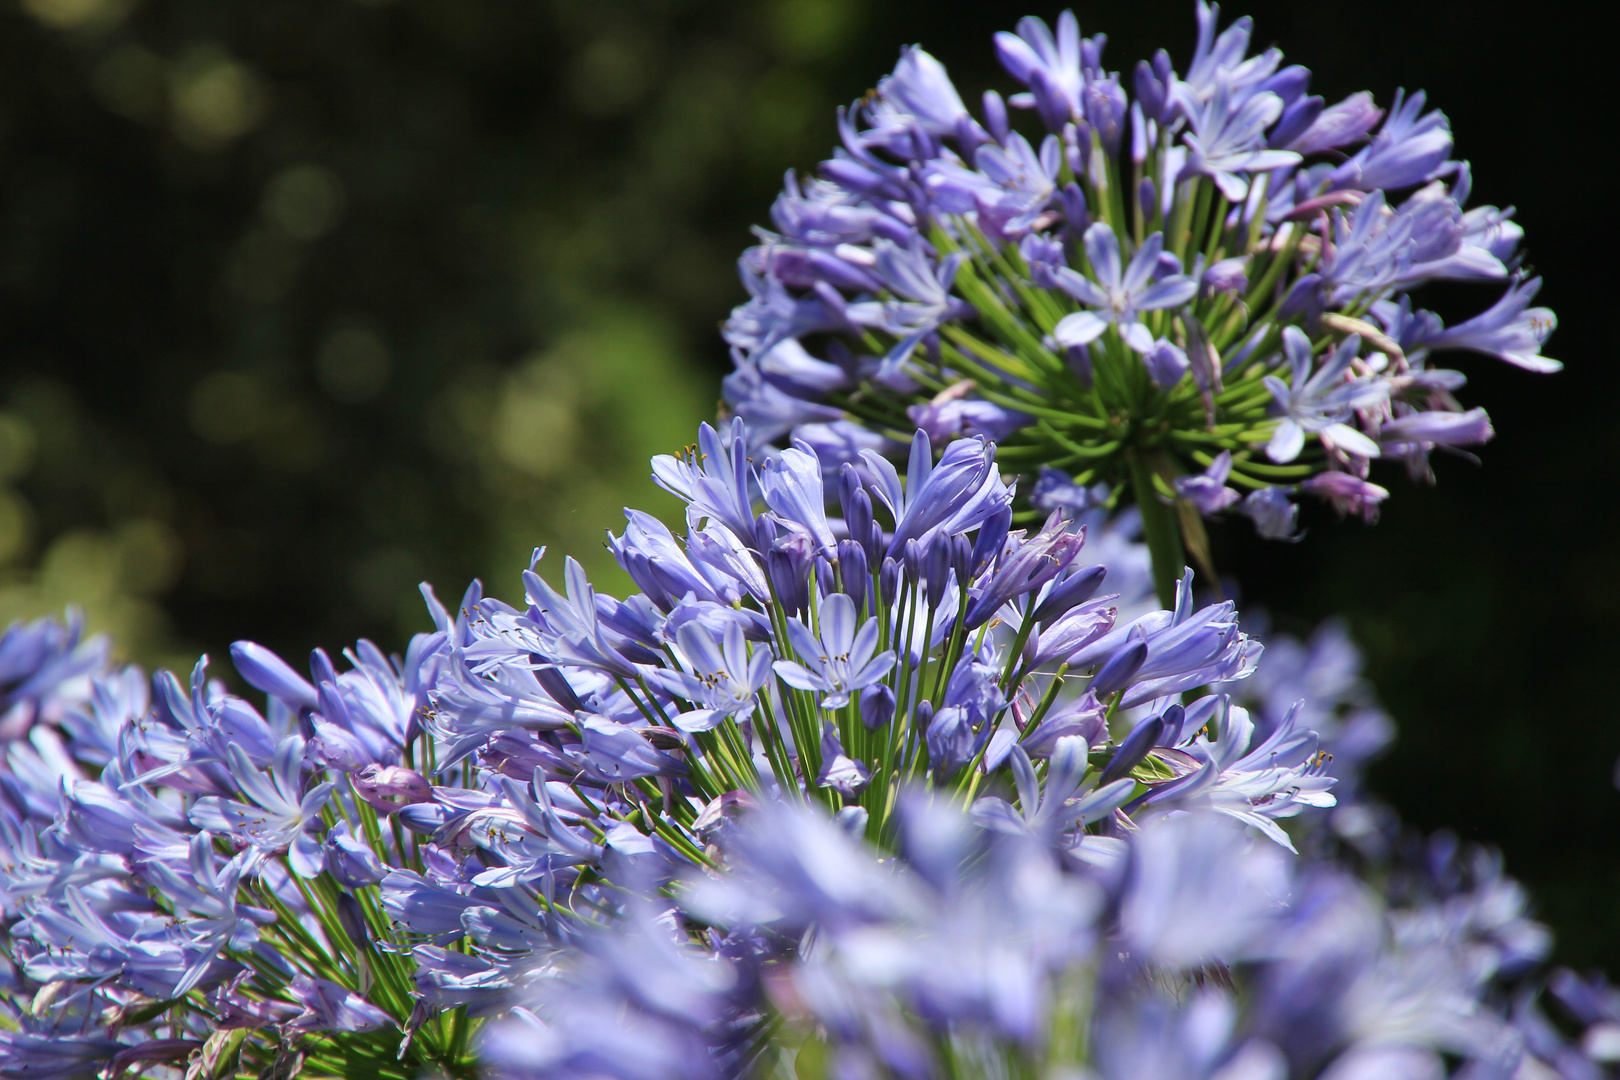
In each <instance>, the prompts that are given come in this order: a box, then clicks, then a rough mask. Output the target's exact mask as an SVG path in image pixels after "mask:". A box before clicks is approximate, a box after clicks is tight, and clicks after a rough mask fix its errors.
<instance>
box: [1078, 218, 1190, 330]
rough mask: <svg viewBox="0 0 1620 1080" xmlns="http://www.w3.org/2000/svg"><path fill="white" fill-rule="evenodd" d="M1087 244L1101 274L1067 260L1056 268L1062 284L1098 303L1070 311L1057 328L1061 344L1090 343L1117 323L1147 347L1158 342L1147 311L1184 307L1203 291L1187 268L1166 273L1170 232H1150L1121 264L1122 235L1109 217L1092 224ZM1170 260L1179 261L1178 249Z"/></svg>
mask: <svg viewBox="0 0 1620 1080" xmlns="http://www.w3.org/2000/svg"><path fill="white" fill-rule="evenodd" d="M1085 249H1086V258H1087V260H1089V261H1090V263H1091V270H1092V273H1093V274H1094V275H1095V280H1093V279H1092V278H1088V277H1083V276H1082V275H1080V274H1078V273H1076V272H1075V271H1073V270H1070V269H1069V268H1068V267H1066V266H1061V267H1058V268H1057V269H1055V270H1053V271H1052V277H1053V279H1054V280H1055V281H1056V283H1057V286H1058V288H1060V289H1062V290H1063V291H1064V292H1066V293H1068V294H1069V295H1070V296H1072V297H1074V298H1075V299H1076V300H1078V301H1080V302H1081V303H1082V304H1085V305H1087V306H1088V307H1090V308H1093V309H1095V310H1092V311H1077V312H1075V313H1074V314H1073V315H1066V316H1064V317H1063V319H1062V320H1061V321H1059V322H1058V324H1057V325H1056V326H1055V327H1053V328H1052V336H1053V337H1054V338H1056V339H1057V341H1058V344H1060V345H1064V346H1066V347H1068V348H1071V349H1072V348H1076V347H1079V346H1082V345H1090V344H1091V343H1092V342H1094V341H1096V340H1097V338H1098V337H1100V336H1101V335H1102V333H1103V331H1104V330H1107V329H1108V328H1109V326H1113V327H1114V328H1115V330H1117V331H1118V332H1119V336H1120V338H1121V339H1122V340H1123V341H1124V342H1125V344H1126V345H1129V346H1130V347H1131V348H1132V349H1134V350H1135V351H1136V352H1138V353H1145V352H1147V351H1148V350H1150V349H1152V348H1153V333H1152V331H1150V330H1149V329H1148V328H1147V327H1146V326H1144V325H1143V324H1142V322H1141V319H1140V316H1141V313H1143V312H1147V311H1158V310H1161V309H1164V308H1174V307H1180V306H1181V305H1182V304H1185V303H1186V302H1187V301H1188V300H1191V299H1192V298H1193V296H1194V295H1195V294H1196V293H1197V292H1198V283H1197V282H1196V281H1194V280H1193V279H1192V278H1190V277H1187V276H1186V275H1185V274H1180V273H1174V272H1173V273H1170V274H1162V270H1163V267H1162V265H1161V263H1160V256H1161V255H1162V254H1163V253H1164V238H1163V237H1162V236H1160V235H1159V234H1158V233H1154V234H1153V235H1152V236H1150V237H1148V238H1147V240H1146V241H1145V242H1144V243H1143V244H1142V246H1141V248H1140V249H1139V250H1138V251H1137V252H1136V254H1135V255H1133V256H1131V261H1130V265H1128V266H1122V265H1121V260H1120V250H1119V239H1118V238H1117V237H1116V236H1115V235H1114V230H1113V229H1111V228H1110V227H1109V226H1108V225H1107V224H1106V223H1104V222H1098V223H1097V224H1095V225H1093V226H1091V228H1089V229H1087V230H1086V236H1085ZM1170 261H1171V264H1172V265H1179V260H1177V259H1176V258H1175V256H1173V255H1172V256H1170Z"/></svg>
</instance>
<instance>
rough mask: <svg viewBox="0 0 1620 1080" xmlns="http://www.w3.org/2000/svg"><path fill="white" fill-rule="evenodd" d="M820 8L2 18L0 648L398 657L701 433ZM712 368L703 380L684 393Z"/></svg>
mask: <svg viewBox="0 0 1620 1080" xmlns="http://www.w3.org/2000/svg"><path fill="white" fill-rule="evenodd" d="M857 17H858V13H857V12H856V11H855V9H854V7H853V6H852V5H851V3H849V2H846V0H782V2H778V3H773V4H752V3H733V4H704V5H698V4H681V3H662V4H660V3H653V4H635V5H632V4H620V3H612V2H609V3H596V2H592V3H584V2H557V3H551V4H546V3H530V2H493V0H405V2H401V3H397V4H366V3H353V2H348V0H337V2H326V0H320V2H298V0H291V2H270V3H263V2H256V3H242V2H236V3H213V2H209V3H203V2H195V0H177V2H161V0H153V2H144V3H138V4H137V3H133V2H132V0H24V2H23V3H22V4H21V7H20V10H15V11H12V12H11V13H9V14H8V15H6V16H4V24H3V25H4V36H3V39H0V49H3V54H0V56H3V64H4V68H5V72H4V74H3V75H0V109H3V118H4V119H3V124H0V131H3V134H0V152H3V158H0V206H3V211H0V213H3V217H0V247H3V255H0V356H3V357H4V379H3V381H0V395H3V400H4V405H5V409H6V411H5V412H4V413H3V414H0V455H3V457H0V482H4V483H5V484H6V485H8V486H7V487H5V488H4V490H3V492H0V563H3V564H4V565H5V566H6V567H7V569H6V571H5V578H4V581H5V584H4V585H3V586H0V617H4V618H11V617H15V616H17V615H23V614H31V613H34V612H36V611H39V610H42V609H51V608H57V607H59V606H60V605H61V604H62V603H63V602H64V601H65V600H67V599H73V600H76V601H77V602H79V603H81V604H83V605H84V606H85V607H86V608H87V609H88V611H89V615H90V620H91V623H92V625H95V626H97V627H105V628H108V629H112V630H114V631H116V633H117V635H118V640H119V642H120V645H121V647H123V648H124V649H125V650H127V651H128V652H130V653H132V654H134V655H136V656H139V657H142V658H145V659H154V658H159V657H162V658H168V657H170V656H171V655H173V656H178V655H180V654H183V652H184V651H185V649H186V648H189V647H192V646H196V645H209V646H212V647H214V648H216V649H217V648H218V647H219V646H220V645H221V643H223V642H226V641H229V640H230V639H231V638H232V637H234V636H236V635H238V634H241V633H244V632H251V633H254V634H256V635H258V636H260V637H262V638H265V639H266V640H269V641H271V642H274V643H276V644H278V645H284V646H292V647H294V649H295V651H296V649H298V648H307V647H308V646H309V645H310V644H313V643H314V642H316V641H325V642H333V641H342V640H348V639H352V638H353V637H355V636H356V635H359V634H370V635H372V636H376V637H379V638H381V639H382V640H384V641H385V642H387V643H390V644H395V645H397V644H399V643H401V642H402V641H403V639H404V637H405V635H407V634H408V633H409V632H410V631H412V630H415V629H418V628H420V627H421V625H422V623H423V621H424V616H423V614H422V611H423V609H422V605H421V600H420V598H419V597H418V596H417V595H416V591H415V583H416V582H417V581H420V580H422V579H424V578H427V579H431V580H434V581H436V582H438V583H440V586H441V587H442V588H444V589H446V590H447V591H449V592H451V593H452V594H453V595H451V596H449V597H448V598H449V599H452V600H453V599H454V594H459V589H460V588H461V586H462V584H463V583H464V582H465V581H466V580H467V579H468V578H470V577H471V576H473V575H474V574H482V575H484V576H485V577H486V579H488V581H489V584H490V587H491V588H492V589H495V590H497V591H498V592H502V593H505V592H509V591H510V590H511V588H512V586H513V585H515V583H516V571H517V570H518V569H519V568H521V567H522V566H523V565H524V564H525V563H526V562H527V561H528V557H529V553H530V551H531V549H532V548H533V547H534V546H535V545H536V544H540V543H546V544H552V545H554V546H556V547H560V548H563V549H566V550H567V551H570V552H573V553H576V554H578V555H579V556H580V557H581V558H582V559H583V560H584V561H585V562H586V563H587V564H588V565H589V567H590V568H591V570H592V571H593V573H595V574H598V575H602V576H604V577H605V578H606V579H607V580H609V581H610V582H611V581H612V578H613V575H614V573H616V568H614V567H612V564H611V560H609V559H607V558H606V557H605V551H604V549H603V547H602V544H601V537H602V530H603V529H604V528H607V527H616V526H617V524H618V523H619V522H620V521H621V520H622V519H621V517H620V513H619V508H620V507H621V506H622V505H623V503H624V501H625V500H626V498H627V497H633V498H636V499H638V500H643V501H645V499H646V485H645V484H644V483H642V481H643V480H644V478H645V475H646V460H647V458H648V457H649V456H650V455H652V454H653V453H657V452H661V451H666V450H672V449H676V448H678V447H679V446H680V445H682V444H683V443H684V442H685V441H687V440H689V439H690V437H691V433H692V429H693V427H694V425H695V424H696V422H697V420H698V419H699V418H701V417H702V416H705V415H708V414H711V413H712V412H713V402H714V389H713V374H712V373H713V371H714V370H715V365H716V362H717V361H718V360H719V359H720V358H721V355H722V354H721V353H720V351H719V346H718V343H717V341H716V340H715V339H714V335H713V327H714V326H715V323H716V321H717V320H718V319H720V318H721V317H722V316H723V315H724V313H725V311H726V310H727V308H728V307H729V306H730V304H731V303H733V302H734V301H735V298H736V294H737V292H738V291H739V290H738V286H737V284H736V279H735V276H734V274H733V272H732V268H731V263H732V260H733V258H734V257H735V252H736V250H737V249H738V248H739V247H740V246H741V245H742V244H743V243H744V242H746V232H745V231H744V230H745V228H746V224H747V222H748V220H749V219H751V218H753V217H756V216H758V215H759V214H761V213H762V212H763V210H764V208H765V207H766V206H768V204H769V200H770V195H771V191H772V189H773V188H774V187H775V186H776V184H777V183H778V181H779V176H780V168H781V166H782V164H783V163H784V162H786V161H791V160H810V159H813V158H814V156H815V155H816V154H817V152H818V151H819V149H820V148H821V147H822V146H823V145H824V144H826V143H827V141H828V140H829V139H830V137H831V134H832V131H831V127H832V122H831V113H830V109H829V102H830V100H831V98H832V90H831V88H830V87H829V86H828V85H826V82H825V78H824V76H825V71H826V66H827V64H826V62H827V58H828V57H829V56H831V55H832V54H833V53H834V52H835V51H836V50H837V49H838V48H839V47H840V46H841V45H843V44H845V43H846V42H847V40H848V38H849V35H850V34H851V33H852V32H853V30H854V29H855V28H856V22H857ZM705 354H707V355H705Z"/></svg>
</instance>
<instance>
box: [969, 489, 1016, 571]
mask: <svg viewBox="0 0 1620 1080" xmlns="http://www.w3.org/2000/svg"><path fill="white" fill-rule="evenodd" d="M1011 528H1012V507H1011V506H1001V507H997V508H996V511H995V513H993V514H991V515H990V517H989V518H987V519H986V520H985V523H984V524H983V525H980V526H979V536H978V538H977V539H976V540H975V541H974V542H973V553H972V555H971V556H970V557H969V560H968V574H967V577H968V579H969V580H971V579H973V578H976V577H978V576H979V575H980V574H982V573H984V571H985V570H986V568H988V567H989V565H990V564H991V563H992V562H993V561H995V558H996V556H998V555H1000V554H1001V549H1002V548H1003V547H1004V546H1005V545H1006V543H1007V531H1008V530H1009V529H1011Z"/></svg>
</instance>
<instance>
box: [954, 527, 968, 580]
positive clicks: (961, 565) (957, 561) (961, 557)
mask: <svg viewBox="0 0 1620 1080" xmlns="http://www.w3.org/2000/svg"><path fill="white" fill-rule="evenodd" d="M951 569H952V570H954V571H956V583H957V584H958V585H966V584H967V582H968V580H969V579H970V578H971V577H972V573H971V571H972V569H973V542H972V541H971V540H969V539H968V538H967V537H966V536H964V535H962V534H960V533H958V534H957V535H956V536H953V537H952V538H951Z"/></svg>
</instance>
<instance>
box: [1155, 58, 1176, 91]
mask: <svg viewBox="0 0 1620 1080" xmlns="http://www.w3.org/2000/svg"><path fill="white" fill-rule="evenodd" d="M1175 73H1176V69H1175V68H1173V67H1171V66H1170V54H1169V53H1167V52H1165V51H1164V50H1163V49H1160V50H1159V51H1158V52H1156V53H1154V54H1153V76H1154V78H1156V79H1158V80H1159V82H1161V83H1163V84H1164V85H1165V86H1169V85H1170V81H1171V79H1172V78H1174V76H1175Z"/></svg>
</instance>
